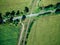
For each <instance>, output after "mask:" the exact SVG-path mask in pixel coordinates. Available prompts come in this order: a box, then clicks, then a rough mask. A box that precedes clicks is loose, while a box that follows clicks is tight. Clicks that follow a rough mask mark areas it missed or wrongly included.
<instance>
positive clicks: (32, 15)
mask: <svg viewBox="0 0 60 45" xmlns="http://www.w3.org/2000/svg"><path fill="white" fill-rule="evenodd" d="M55 11H56V9H54V10H48V11H45V10H42V11H40V12H39V13H36V14H29V15H26V18H29V17H34V16H38V15H41V14H44V13H47V12H51V13H53V12H55ZM21 18H22V16H17V17H14V18H13V20H16V19H21ZM6 20H7V19H4V22H6Z"/></svg>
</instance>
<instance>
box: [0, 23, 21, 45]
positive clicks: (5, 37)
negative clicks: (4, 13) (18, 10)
mask: <svg viewBox="0 0 60 45" xmlns="http://www.w3.org/2000/svg"><path fill="white" fill-rule="evenodd" d="M19 32H20V27H18V26H13V25H10V24H2V25H0V45H16V44H17V41H18V34H19Z"/></svg>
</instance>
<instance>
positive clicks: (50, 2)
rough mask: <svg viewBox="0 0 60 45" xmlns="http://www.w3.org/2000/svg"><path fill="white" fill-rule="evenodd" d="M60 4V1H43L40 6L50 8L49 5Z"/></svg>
mask: <svg viewBox="0 0 60 45" xmlns="http://www.w3.org/2000/svg"><path fill="white" fill-rule="evenodd" d="M58 2H60V0H41V1H40V3H39V5H40V6H48V5H49V4H53V5H55V4H56V3H58Z"/></svg>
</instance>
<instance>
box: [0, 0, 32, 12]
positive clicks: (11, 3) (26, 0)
mask: <svg viewBox="0 0 60 45" xmlns="http://www.w3.org/2000/svg"><path fill="white" fill-rule="evenodd" d="M30 3H31V0H0V12H2V13H4V12H6V11H12V10H15V11H17V10H20V11H23V10H24V8H25V6H27V7H29V6H30Z"/></svg>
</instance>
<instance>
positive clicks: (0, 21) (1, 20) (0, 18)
mask: <svg viewBox="0 0 60 45" xmlns="http://www.w3.org/2000/svg"><path fill="white" fill-rule="evenodd" d="M2 23H3V18H2V13H0V24H2Z"/></svg>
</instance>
